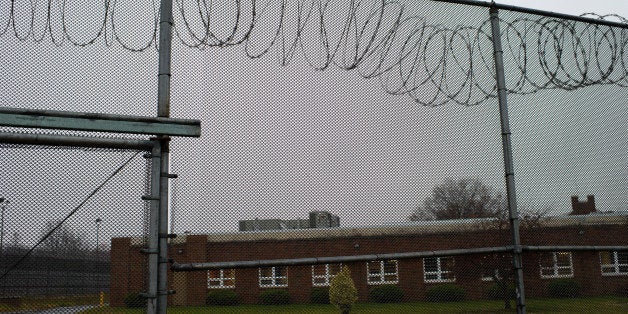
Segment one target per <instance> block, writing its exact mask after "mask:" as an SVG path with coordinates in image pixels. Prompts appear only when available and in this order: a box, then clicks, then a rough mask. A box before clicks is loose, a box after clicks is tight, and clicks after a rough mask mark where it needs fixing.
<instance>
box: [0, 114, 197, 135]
mask: <svg viewBox="0 0 628 314" xmlns="http://www.w3.org/2000/svg"><path fill="white" fill-rule="evenodd" d="M0 126H8V127H17V128H39V129H53V130H75V131H88V132H111V133H131V134H151V135H169V136H186V137H199V136H201V122H200V120H184V119H172V118H159V117H157V118H154V117H142V116H127V115H112V114H102V113H80V112H71V111H52V110H32V109H18V108H0Z"/></svg>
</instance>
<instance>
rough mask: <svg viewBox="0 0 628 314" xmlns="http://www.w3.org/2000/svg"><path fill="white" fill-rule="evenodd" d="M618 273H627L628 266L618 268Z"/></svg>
mask: <svg viewBox="0 0 628 314" xmlns="http://www.w3.org/2000/svg"><path fill="white" fill-rule="evenodd" d="M619 272H620V273H628V265H623V266H619Z"/></svg>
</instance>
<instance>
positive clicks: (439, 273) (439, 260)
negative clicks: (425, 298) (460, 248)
mask: <svg viewBox="0 0 628 314" xmlns="http://www.w3.org/2000/svg"><path fill="white" fill-rule="evenodd" d="M429 259H436V271H427V270H426V269H425V261H426V260H429ZM445 259H451V260H452V261H453V262H454V265H455V263H456V260H455V259H454V257H453V256H443V257H440V256H439V257H426V258H424V259H423V281H424V282H455V281H456V274H455V272H454V269H450V270H447V269H444V267H443V265H444V263H443V260H445ZM445 274H453V276H452V277H451V278H444V277H445V276H444V275H445ZM433 275H436V278H427V277H428V276H433Z"/></svg>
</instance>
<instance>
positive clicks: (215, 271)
mask: <svg viewBox="0 0 628 314" xmlns="http://www.w3.org/2000/svg"><path fill="white" fill-rule="evenodd" d="M207 275H208V276H209V278H220V270H218V269H212V270H209V271H207Z"/></svg>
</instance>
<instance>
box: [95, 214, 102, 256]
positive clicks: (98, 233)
mask: <svg viewBox="0 0 628 314" xmlns="http://www.w3.org/2000/svg"><path fill="white" fill-rule="evenodd" d="M101 222H102V219H100V218H96V258H98V252H99V251H100V250H99V248H98V245H99V244H100V243H99V241H100V223H101Z"/></svg>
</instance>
